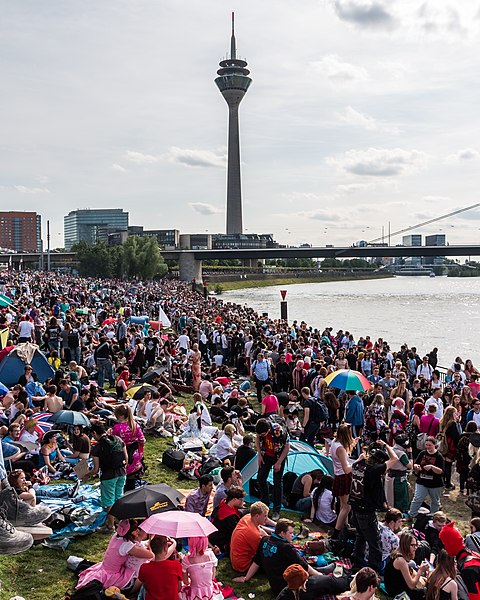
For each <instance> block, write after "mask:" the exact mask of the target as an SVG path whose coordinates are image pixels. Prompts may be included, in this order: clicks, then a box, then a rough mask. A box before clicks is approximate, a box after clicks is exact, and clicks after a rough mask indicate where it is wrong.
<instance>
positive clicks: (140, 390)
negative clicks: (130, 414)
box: [125, 383, 158, 400]
mask: <svg viewBox="0 0 480 600" xmlns="http://www.w3.org/2000/svg"><path fill="white" fill-rule="evenodd" d="M146 392H152V393H153V392H158V390H157V388H156V387H155V386H153V385H148V383H140V384H138V383H137V384H135V385H132V386H130V387H129V388H128V390H127V391H126V392H125V393H126V394H127V396H128V397H129V398H133V399H134V400H141V399H142V398H143V397H144V396H145V393H146Z"/></svg>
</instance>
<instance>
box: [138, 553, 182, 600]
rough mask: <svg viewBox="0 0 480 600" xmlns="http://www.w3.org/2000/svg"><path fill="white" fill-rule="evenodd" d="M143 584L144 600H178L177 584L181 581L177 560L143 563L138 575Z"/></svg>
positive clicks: (180, 571) (180, 570) (180, 569)
mask: <svg viewBox="0 0 480 600" xmlns="http://www.w3.org/2000/svg"><path fill="white" fill-rule="evenodd" d="M138 578H139V579H140V581H141V582H142V583H143V584H145V588H146V590H147V595H146V599H145V600H178V582H179V581H181V580H182V565H181V564H180V562H179V561H178V560H161V561H152V562H149V563H144V564H143V565H142V566H141V567H140V572H139V574H138Z"/></svg>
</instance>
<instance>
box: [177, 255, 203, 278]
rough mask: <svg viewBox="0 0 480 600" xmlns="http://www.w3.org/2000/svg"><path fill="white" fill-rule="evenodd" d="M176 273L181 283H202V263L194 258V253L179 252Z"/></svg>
mask: <svg viewBox="0 0 480 600" xmlns="http://www.w3.org/2000/svg"><path fill="white" fill-rule="evenodd" d="M178 271H179V276H180V279H181V280H182V281H192V279H195V281H196V282H197V283H201V282H202V261H201V260H197V259H196V258H195V253H194V252H180V256H179V258H178Z"/></svg>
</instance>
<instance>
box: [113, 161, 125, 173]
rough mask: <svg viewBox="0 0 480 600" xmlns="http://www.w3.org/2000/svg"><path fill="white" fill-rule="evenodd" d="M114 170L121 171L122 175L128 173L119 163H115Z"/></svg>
mask: <svg viewBox="0 0 480 600" xmlns="http://www.w3.org/2000/svg"><path fill="white" fill-rule="evenodd" d="M112 169H113V170H114V171H119V172H120V173H125V172H126V171H127V169H125V167H122V165H119V164H118V163H113V164H112Z"/></svg>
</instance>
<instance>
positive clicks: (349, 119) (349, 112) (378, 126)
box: [336, 106, 399, 134]
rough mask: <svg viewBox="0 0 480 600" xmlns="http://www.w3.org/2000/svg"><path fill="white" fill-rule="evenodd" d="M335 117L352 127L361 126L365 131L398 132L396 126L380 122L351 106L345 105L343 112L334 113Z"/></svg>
mask: <svg viewBox="0 0 480 600" xmlns="http://www.w3.org/2000/svg"><path fill="white" fill-rule="evenodd" d="M336 117H337V119H338V120H339V121H340V122H341V123H344V124H345V125H353V126H354V127H361V128H362V129H366V130H367V131H383V132H385V133H391V134H398V133H399V129H398V127H391V126H389V125H386V124H384V123H380V122H379V121H377V120H376V119H374V118H373V117H371V116H369V115H365V114H363V113H361V112H358V110H355V109H354V108H352V107H351V106H347V107H346V108H345V110H344V111H343V113H336Z"/></svg>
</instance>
